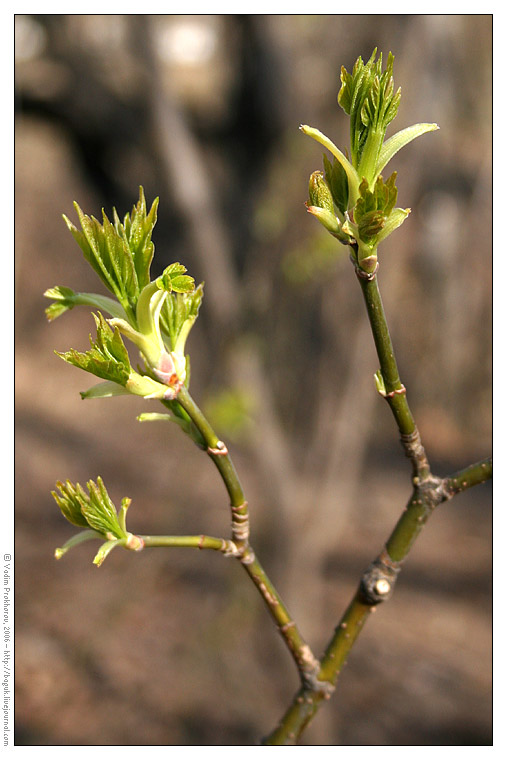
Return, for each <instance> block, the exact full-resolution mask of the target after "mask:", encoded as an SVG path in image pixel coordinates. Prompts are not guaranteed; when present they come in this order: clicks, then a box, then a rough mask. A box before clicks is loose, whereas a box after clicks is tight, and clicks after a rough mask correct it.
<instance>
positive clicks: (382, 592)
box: [359, 549, 401, 606]
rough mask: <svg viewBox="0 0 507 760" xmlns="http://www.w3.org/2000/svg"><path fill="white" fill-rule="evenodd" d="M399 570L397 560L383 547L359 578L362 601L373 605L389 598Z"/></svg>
mask: <svg viewBox="0 0 507 760" xmlns="http://www.w3.org/2000/svg"><path fill="white" fill-rule="evenodd" d="M400 570H401V566H400V564H399V562H395V561H394V560H392V559H391V557H390V556H389V554H388V552H387V550H386V549H383V550H382V552H381V553H380V554H379V556H378V557H377V559H375V560H374V561H373V562H372V563H371V565H370V566H369V567H368V569H367V570H366V572H365V573H364V574H363V577H362V578H361V583H360V586H359V588H360V592H361V596H362V601H363V602H365V603H366V604H370V605H372V606H375V605H377V604H379V603H380V602H385V601H386V600H387V599H389V598H390V596H391V595H392V593H393V590H394V584H395V583H396V578H397V576H398V573H399V572H400Z"/></svg>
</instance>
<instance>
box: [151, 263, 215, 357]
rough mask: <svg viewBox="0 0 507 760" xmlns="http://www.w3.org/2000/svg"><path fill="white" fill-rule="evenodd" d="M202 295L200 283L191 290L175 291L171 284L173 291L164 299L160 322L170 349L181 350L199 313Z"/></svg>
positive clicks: (202, 289) (202, 288)
mask: <svg viewBox="0 0 507 760" xmlns="http://www.w3.org/2000/svg"><path fill="white" fill-rule="evenodd" d="M189 279H190V278H189ZM157 282H158V281H157ZM203 295H204V286H203V284H202V283H201V284H200V285H198V286H197V287H196V288H195V290H193V291H188V290H187V291H181V290H180V291H176V289H175V288H174V286H173V292H172V293H170V294H169V295H168V297H167V298H166V299H165V301H164V305H163V306H162V311H161V313H160V323H161V326H162V332H163V333H164V335H165V336H166V337H167V341H168V345H169V348H170V350H171V351H180V352H183V350H184V346H185V341H186V339H187V337H188V333H189V332H190V330H191V329H192V326H193V324H194V322H195V320H196V319H197V317H198V315H199V309H200V306H201V303H202V299H203Z"/></svg>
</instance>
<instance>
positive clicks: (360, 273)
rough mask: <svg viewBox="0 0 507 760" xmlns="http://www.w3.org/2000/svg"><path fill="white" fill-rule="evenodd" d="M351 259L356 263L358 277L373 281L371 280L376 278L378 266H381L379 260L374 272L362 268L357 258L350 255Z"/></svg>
mask: <svg viewBox="0 0 507 760" xmlns="http://www.w3.org/2000/svg"><path fill="white" fill-rule="evenodd" d="M350 260H351V262H352V263H353V264H354V269H355V271H356V275H357V277H359V278H360V279H361V280H370V281H371V280H374V279H375V277H376V276H377V271H378V268H379V262H378V261H377V264H376V266H375V269H374V270H373V272H365V271H364V269H361V267H359V266H358V265H357V262H356V260H355V259H354V257H353V256H351V257H350Z"/></svg>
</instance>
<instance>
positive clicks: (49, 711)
mask: <svg viewBox="0 0 507 760" xmlns="http://www.w3.org/2000/svg"><path fill="white" fill-rule="evenodd" d="M17 22H18V27H19V28H18V34H19V36H18V38H17V56H18V58H19V60H18V63H17V123H16V130H17V131H16V238H17V242H16V275H17V284H16V346H17V353H16V416H17V431H16V447H17V448H16V578H17V588H16V631H17V636H16V687H17V692H16V719H17V738H16V742H17V744H32V745H77V744H91V745H95V744H119V745H124V744H145V745H152V744H169V745H178V744H187V745H220V744H223V745H226V744H237V745H241V744H255V743H257V742H258V741H259V739H260V737H261V736H262V735H263V734H265V733H267V732H268V731H269V730H270V729H271V728H272V727H273V726H274V724H275V722H276V721H277V720H278V719H279V717H281V714H282V713H283V710H284V709H285V707H286V705H287V704H288V701H289V699H290V698H291V696H292V694H293V693H294V691H295V689H296V687H297V679H296V675H295V673H294V669H293V666H292V663H291V661H290V658H289V656H288V655H287V653H286V652H285V650H284V647H283V644H282V642H281V641H280V640H279V638H278V636H277V634H276V632H275V631H274V628H273V626H272V624H271V622H270V620H269V618H268V616H267V613H266V612H265V610H264V609H263V607H262V602H261V601H260V599H258V598H257V595H256V592H255V590H254V589H253V588H251V587H250V585H249V584H248V581H247V578H246V576H245V575H244V573H243V572H242V570H241V568H240V567H239V566H237V564H236V563H233V562H227V561H225V560H224V559H223V558H222V557H218V556H215V555H214V554H212V553H211V552H210V553H206V552H203V553H197V552H192V551H190V550H188V551H186V550H174V551H168V550H162V549H160V550H153V551H150V552H148V551H146V552H144V553H141V554H139V555H135V556H131V555H130V554H128V553H126V552H121V551H117V552H113V554H112V555H111V556H110V557H109V558H108V559H107V562H106V563H105V564H104V566H103V567H101V568H100V569H99V570H97V569H96V568H95V567H94V566H93V565H92V564H91V559H92V556H93V548H90V545H85V546H83V547H80V548H77V549H75V550H74V551H73V552H72V553H71V554H69V555H67V556H66V557H65V558H64V559H62V560H61V562H59V563H57V562H55V561H54V559H53V550H54V548H55V547H56V546H60V545H61V544H62V543H63V542H64V541H65V540H66V539H67V538H68V537H69V536H70V535H71V534H72V528H71V527H70V526H69V525H68V524H66V523H65V521H64V520H63V518H62V517H61V516H60V514H59V513H58V510H57V508H56V506H55V504H54V503H53V502H52V499H51V496H50V491H51V489H52V488H53V487H54V483H55V481H56V480H58V479H65V478H69V479H71V480H74V481H76V480H77V481H80V482H82V483H84V482H85V481H86V480H88V479H89V478H96V477H97V475H101V476H102V477H103V479H104V481H105V483H106V485H107V487H108V489H109V492H110V494H111V495H112V497H113V499H114V500H115V501H116V503H118V502H119V500H120V499H121V497H122V496H125V495H128V496H130V497H131V498H132V499H133V504H132V507H131V510H130V513H129V517H130V525H129V527H130V529H131V530H133V531H138V532H142V533H174V534H177V533H201V532H204V533H209V534H212V535H220V534H226V533H227V531H228V513H227V502H226V495H225V491H224V489H223V486H222V485H221V483H220V481H219V480H218V478H217V476H216V473H215V471H214V470H213V467H212V465H211V463H210V462H209V461H208V460H207V459H206V458H203V456H202V454H201V453H200V452H199V451H198V450H197V449H195V447H193V446H192V444H191V443H190V442H189V441H187V440H186V439H184V438H183V437H182V436H181V435H179V434H178V432H179V431H178V430H177V429H174V430H173V429H172V428H169V427H165V426H164V425H160V426H157V425H155V424H154V425H142V426H141V425H139V423H138V422H136V420H135V417H136V414H138V413H139V412H140V411H144V410H145V409H146V408H147V406H146V405H144V406H143V403H144V402H142V401H141V400H138V401H136V400H135V399H134V398H132V399H130V398H125V399H124V398H119V399H111V400H107V401H106V400H99V401H89V402H82V401H81V400H80V398H79V393H78V392H79V390H83V389H85V388H87V387H89V386H90V385H91V384H93V378H91V376H89V377H90V380H89V379H88V376H85V375H84V373H80V372H79V371H77V370H74V369H73V368H70V367H68V366H67V365H65V364H64V363H63V362H61V361H60V360H59V359H58V358H57V357H55V355H54V354H53V349H58V350H66V349H68V348H69V347H71V346H72V347H74V348H77V349H81V350H84V349H85V348H86V346H87V336H88V333H89V332H90V331H91V327H92V321H91V318H90V315H89V313H88V312H87V310H86V309H82V310H78V309H76V310H74V311H73V312H71V313H69V314H68V315H66V316H65V317H62V318H61V319H59V320H57V321H56V322H55V323H53V324H51V325H48V324H47V323H46V321H45V319H44V315H43V310H44V307H45V306H46V305H47V304H46V303H45V299H44V298H43V297H42V292H43V291H44V290H45V289H46V288H47V287H51V286H53V285H56V284H60V285H67V286H69V287H73V288H75V289H77V290H83V291H92V292H93V291H95V290H97V291H100V292H102V289H101V287H100V284H99V283H98V281H97V279H96V277H95V276H94V274H93V272H92V271H91V270H90V269H89V267H87V265H86V263H85V262H84V260H83V259H82V256H81V254H80V251H79V249H78V248H77V246H76V245H75V243H74V242H73V240H72V239H71V237H70V235H69V234H68V232H67V230H66V229H65V226H64V224H63V222H62V220H61V214H62V213H66V214H68V215H72V213H73V212H72V201H73V200H78V202H79V203H80V205H81V207H82V208H83V209H84V210H85V211H87V212H88V213H93V214H95V215H96V216H98V215H99V213H100V208H101V207H102V206H104V207H105V208H106V210H107V211H110V210H111V206H112V205H116V206H117V208H118V211H119V212H120V214H122V213H124V212H125V211H127V209H128V208H129V207H130V206H131V205H132V203H133V202H134V201H135V200H136V196H137V188H138V185H139V184H143V185H144V187H145V190H146V194H147V198H148V200H149V201H151V200H152V199H153V197H154V196H155V195H157V194H159V195H160V209H159V219H160V221H159V224H158V225H157V228H156V230H155V235H154V239H155V244H156V256H157V259H156V263H155V264H154V271H155V272H156V273H158V271H160V270H161V269H162V268H163V266H165V265H167V264H168V263H170V262H171V261H174V260H180V261H182V262H183V263H185V264H186V265H187V266H188V268H189V270H190V272H191V273H192V274H194V275H195V276H196V278H197V279H199V280H200V279H206V297H205V301H204V305H203V308H202V311H201V316H200V319H199V321H198V323H197V326H196V327H195V328H194V331H193V333H192V336H191V339H190V341H189V350H190V352H191V356H192V388H193V393H194V396H195V397H196V399H197V400H198V401H199V402H202V403H203V404H205V405H207V407H208V408H209V409H210V410H211V412H212V413H213V412H214V414H215V416H216V419H217V424H218V428H219V430H220V431H221V432H222V433H223V436H224V438H226V440H228V441H232V444H231V446H230V448H231V451H232V454H233V456H234V459H235V462H236V465H237V469H238V471H239V473H240V477H241V479H242V481H243V483H244V486H245V491H246V493H247V494H248V498H249V503H250V507H251V512H252V523H253V542H254V545H255V546H256V548H257V549H258V553H259V555H260V557H261V560H262V561H263V563H264V564H265V566H266V568H267V569H268V571H269V572H272V575H273V580H274V582H275V583H276V585H277V586H278V587H279V590H280V591H281V593H282V596H284V597H285V598H286V600H287V603H288V605H289V607H290V609H291V610H292V611H293V614H294V616H295V617H296V618H297V619H298V621H300V623H301V628H302V630H303V633H304V634H305V635H307V637H308V638H309V639H310V642H311V643H312V645H313V647H314V649H315V651H316V652H319V651H321V650H322V648H323V647H324V645H325V643H326V642H327V640H328V638H329V636H330V634H331V632H332V630H333V627H334V625H336V623H337V621H338V619H339V617H340V615H341V613H342V611H343V609H344V607H345V605H346V604H347V603H348V601H349V598H350V596H351V595H352V593H353V591H354V589H355V586H356V583H357V579H358V577H359V575H360V573H361V572H362V571H363V570H364V568H365V567H366V565H367V564H368V563H369V562H370V560H371V559H372V558H373V557H374V556H375V555H376V553H377V552H378V550H379V549H380V547H381V546H382V544H383V542H384V541H385V539H386V537H387V536H388V534H389V532H390V530H391V528H392V526H393V525H394V522H395V520H396V519H397V517H398V515H399V513H400V511H401V509H402V507H403V505H404V503H405V501H406V499H407V497H408V495H409V488H410V484H409V469H408V466H407V462H406V461H405V460H404V458H403V456H402V454H401V449H400V447H399V444H398V443H397V439H396V434H395V430H394V426H393V422H392V420H391V418H390V416H389V414H388V410H387V409H386V408H385V407H384V406H383V405H382V404H381V403H380V400H379V399H378V398H377V397H376V395H375V393H374V388H373V381H372V375H373V372H374V371H375V370H376V369H377V364H376V358H375V356H374V352H373V347H372V345H371V343H372V341H371V336H370V335H369V334H368V331H367V329H366V327H365V315H364V313H363V309H362V303H361V301H360V292H359V289H358V288H357V285H356V283H355V282H354V277H353V272H352V271H351V267H350V265H349V263H348V261H347V259H346V257H344V256H343V255H342V257H341V258H339V257H338V256H336V254H337V253H338V254H340V253H341V251H340V249H339V248H338V250H336V248H334V247H333V248H332V249H330V248H329V245H328V241H327V239H326V238H325V237H323V236H322V235H321V234H320V231H319V230H318V229H316V227H317V225H316V223H315V222H314V221H313V220H312V219H310V218H309V217H308V215H307V214H305V209H304V205H303V204H304V201H305V200H306V192H307V177H308V175H309V173H310V172H311V171H313V170H314V169H317V168H320V161H321V158H320V156H321V151H320V150H319V147H318V146H317V145H316V144H313V143H312V142H311V141H309V140H308V139H306V138H304V137H303V136H302V135H301V134H300V133H299V132H298V130H297V126H298V124H299V123H300V122H304V123H308V124H312V125H314V126H317V127H319V128H320V129H321V130H322V131H324V132H325V133H327V134H328V135H329V136H330V137H331V138H332V139H334V140H335V141H336V142H337V144H339V145H340V146H341V147H343V146H344V145H345V144H346V142H347V140H348V135H347V127H346V122H345V118H344V117H343V114H342V112H341V111H340V110H339V109H338V107H337V106H336V93H337V91H338V89H339V68H340V66H341V64H345V65H346V66H347V68H348V69H349V70H350V67H351V66H352V65H353V62H354V60H355V58H356V57H357V55H359V54H361V55H362V56H363V58H367V57H369V55H370V53H371V50H372V49H373V47H374V46H378V48H379V50H382V51H384V54H385V55H387V52H388V51H389V50H392V51H393V52H394V54H395V56H396V62H395V82H396V85H397V86H398V85H401V86H402V92H403V97H402V105H401V107H400V111H399V115H398V118H397V120H396V122H395V126H396V128H397V129H401V128H403V127H404V126H408V125H409V124H412V123H414V122H417V121H436V122H437V123H439V125H440V127H441V130H440V132H438V133H433V134H430V135H426V136H424V137H422V138H420V140H418V141H416V142H415V143H413V144H412V145H411V146H409V147H407V148H406V149H405V150H404V151H403V153H402V154H400V155H399V157H397V158H396V160H395V161H393V166H392V169H397V170H398V173H399V174H398V185H399V193H400V194H399V204H400V205H402V206H404V207H406V206H410V207H411V208H412V209H413V213H412V215H411V217H410V218H409V220H408V221H407V222H406V223H405V225H404V226H403V228H401V229H400V230H399V231H398V232H397V233H396V234H395V235H393V237H392V238H390V240H389V241H388V243H386V244H385V246H384V248H385V250H384V251H383V257H382V263H381V270H380V274H379V277H380V285H381V288H382V292H383V298H384V302H385V306H386V311H387V315H388V319H389V321H390V325H391V330H392V334H393V340H394V343H395V346H396V348H397V351H398V357H399V363H400V369H401V376H402V380H403V381H404V383H405V385H406V386H407V388H408V391H409V399H410V403H411V406H412V408H413V412H414V416H415V417H416V420H417V421H418V424H419V427H420V429H421V432H422V435H423V440H424V442H425V445H426V449H427V452H428V455H429V457H430V459H431V461H432V463H433V466H434V470H435V472H436V473H437V474H441V475H444V474H447V473H449V472H451V471H452V470H455V469H458V468H460V467H462V466H464V465H466V464H469V463H470V462H472V461H475V460H478V459H480V458H482V457H484V456H487V455H488V454H489V453H490V446H491V412H490V408H491V304H490V300H491V292H490V291H491V239H490V235H489V234H488V229H489V227H490V220H491V17H490V16H480V15H479V16H458V15H455V16H378V17H373V16H361V17H359V16H311V17H310V16H308V17H306V16H285V17H280V16H257V17H248V16H242V17H234V16H213V17H206V16H203V17H180V16H167V17H163V16H159V17H157V18H156V19H155V20H154V19H153V17H152V18H149V19H147V20H146V19H143V18H142V17H138V16H130V17H114V16H106V17H104V16H103V17H98V16H84V17H83V16H71V17H70V16H41V17H23V16H18V17H17ZM145 25H146V26H145ZM153 27H155V32H156V34H155V37H154V40H155V41H154V43H153V44H150V43H149V42H146V43H144V44H143V45H140V43H139V37H141V36H143V35H144V32H145V31H146V29H147V30H148V31H150V30H151V32H153ZM178 29H179V31H178ZM182 30H183V31H182ZM185 30H186V31H185ZM192 30H193V31H192ZM141 33H143V34H141ZM157 34H158V36H157ZM185 34H186V35H187V36H186V37H185ZM192 34H193V36H192ZM178 35H179V36H178ZM145 38H146V39H148V40H149V39H151V38H150V36H149V34H148V35H145ZM157 40H158V42H157ZM181 40H183V43H182V42H181ZM185 40H186V43H185ZM182 51H183V52H182ZM192 51H193V52H192ZM192 55H193V57H192ZM147 72H148V74H147ZM155 84H156V85H157V89H156V91H155V92H153V93H152V92H151V90H150V86H155ZM161 104H162V105H163V107H162V106H161ZM164 108H165V110H164ZM168 124H169V125H170V127H171V129H170V130H169V132H164V127H166V126H167V125H168ZM171 141H176V142H177V147H178V150H177V151H176V155H174V154H175V151H172V152H171V149H170V148H168V147H167V146H168V143H169V144H172V143H171ZM185 151H187V152H185ZM188 151H190V153H188ZM185 157H187V158H186V161H187V162H188V163H187V164H185V161H183V164H182V163H181V160H182V159H184V158H185ZM194 159H197V163H196V164H195V165H194V164H191V161H192V160H194ZM188 166H191V167H193V168H192V170H191V171H188V176H187V175H186V174H185V170H186V167H188ZM183 178H185V186H183V185H182V184H181V183H182V182H183ZM203 183H204V184H203ZM193 198H197V199H198V201H199V203H196V204H194V205H192V199H193ZM478 220H480V223H478ZM391 241H392V242H391ZM205 243H207V244H208V245H207V246H206V249H203V248H199V246H200V245H204V244H205ZM221 267H225V268H224V270H223V272H222V275H220V276H219V275H218V274H217V277H216V280H217V282H216V283H214V282H213V278H212V277H211V279H210V276H209V273H210V272H211V273H213V271H215V272H217V273H219V272H221V271H222V270H221ZM231 388H232V389H233V390H234V391H235V393H236V394H237V393H238V391H239V392H241V394H243V396H244V397H245V398H246V399H247V401H248V403H247V407H248V415H247V419H246V422H245V419H244V418H243V419H242V421H243V422H244V423H245V424H243V427H240V428H238V426H237V425H236V426H231V420H230V409H229V410H228V408H225V412H224V405H223V404H222V407H220V408H217V405H216V404H215V405H213V404H212V403H211V400H212V398H216V397H217V396H220V394H222V393H223V391H224V389H231ZM151 408H154V407H151V406H150V409H151ZM220 409H221V410H222V411H221V412H220ZM270 410H271V411H270ZM228 411H229V415H228V416H227V414H226V413H227V412H228ZM271 412H274V416H271ZM235 422H237V420H235ZM240 422H241V420H240ZM221 426H222V427H221ZM330 452H331V454H330ZM490 549H491V503H490V486H489V485H485V486H481V487H479V488H477V489H475V490H473V491H472V492H469V493H466V494H463V495H461V496H460V497H459V498H458V499H456V500H455V501H453V502H451V503H450V504H448V505H445V506H443V507H442V508H441V509H440V510H439V511H438V513H436V514H435V515H434V516H433V517H432V520H431V521H430V523H429V524H428V526H427V528H426V530H425V533H424V535H423V536H422V537H421V538H420V540H419V542H418V544H417V545H416V546H415V548H414V549H413V551H412V553H411V555H410V558H409V560H408V561H407V565H406V568H405V569H404V571H403V573H402V576H401V577H400V581H399V584H398V588H397V592H396V595H395V597H394V598H393V600H392V601H391V602H390V603H389V605H386V606H385V607H384V608H380V609H379V610H378V611H377V613H376V615H375V617H374V618H373V619H372V620H371V622H370V623H369V625H368V626H367V627H366V629H365V630H364V633H363V634H362V636H361V638H360V640H359V641H358V643H357V645H356V647H355V649H354V650H353V652H352V654H351V656H350V659H349V663H348V665H347V668H346V669H345V671H344V673H343V675H342V676H341V679H340V685H339V688H338V690H337V693H336V694H335V696H334V698H333V700H332V701H331V702H330V703H329V704H328V705H326V706H325V707H324V708H323V709H322V710H321V712H320V713H319V715H318V717H317V718H316V720H315V722H314V724H313V725H312V726H311V727H310V729H309V730H308V732H307V734H306V735H305V739H304V741H305V742H306V743H308V744H311V743H314V744H353V745H355V744H358V745H362V744H386V745H389V744H391V745H396V744H409V745H416V744H422V745H467V744H481V745H486V744H490V743H491V736H492V734H491V559H490Z"/></svg>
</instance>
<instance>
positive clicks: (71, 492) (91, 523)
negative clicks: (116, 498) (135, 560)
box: [51, 477, 142, 565]
mask: <svg viewBox="0 0 507 760" xmlns="http://www.w3.org/2000/svg"><path fill="white" fill-rule="evenodd" d="M86 486H87V488H88V494H87V493H86V492H85V490H84V489H83V488H82V486H81V485H80V484H79V483H76V484H75V485H74V483H71V482H70V480H67V481H66V482H65V483H61V482H60V481H58V482H57V484H56V487H57V488H58V491H59V493H58V492H57V491H52V492H51V494H52V496H53V498H54V499H55V501H56V503H57V504H58V506H59V507H60V510H61V512H62V514H63V516H64V517H65V518H66V519H67V520H68V521H69V522H70V523H72V524H73V525H76V526H78V527H83V528H87V530H85V531H82V532H81V533H77V534H76V535H74V536H73V537H72V538H71V539H69V541H67V542H66V543H65V544H64V545H63V546H62V547H61V548H59V549H56V551H55V556H56V558H57V559H60V558H61V557H63V555H64V554H65V553H66V552H67V551H68V550H69V549H71V548H72V547H73V546H76V545H77V544H80V543H83V542H84V541H89V540H91V539H94V538H95V539H97V538H98V539H102V540H103V539H106V541H105V543H103V544H102V546H101V547H100V549H99V551H98V552H97V554H96V556H95V559H94V560H93V561H94V563H95V564H96V565H101V564H102V562H103V561H104V559H105V558H106V556H107V555H108V554H109V552H110V551H111V550H112V549H114V547H115V546H119V545H120V546H124V547H125V548H127V549H136V550H138V549H140V548H142V543H141V542H140V539H138V538H137V536H133V535H132V534H131V533H128V531H127V528H126V522H125V518H126V513H127V509H128V507H129V505H130V499H129V498H127V497H125V498H124V499H122V502H121V507H120V511H119V513H118V512H117V511H116V507H115V506H114V504H113V502H112V501H111V499H110V498H109V494H108V492H107V490H106V487H105V485H104V483H103V481H102V478H100V477H98V478H97V482H96V483H95V482H94V481H93V480H90V481H88V483H87V484H86Z"/></svg>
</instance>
